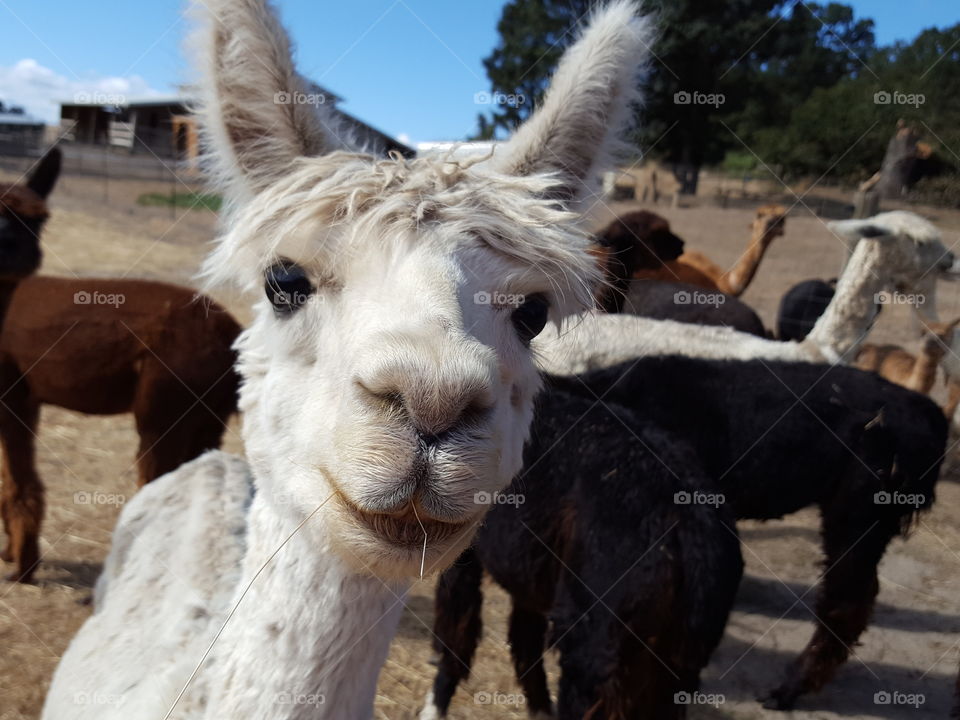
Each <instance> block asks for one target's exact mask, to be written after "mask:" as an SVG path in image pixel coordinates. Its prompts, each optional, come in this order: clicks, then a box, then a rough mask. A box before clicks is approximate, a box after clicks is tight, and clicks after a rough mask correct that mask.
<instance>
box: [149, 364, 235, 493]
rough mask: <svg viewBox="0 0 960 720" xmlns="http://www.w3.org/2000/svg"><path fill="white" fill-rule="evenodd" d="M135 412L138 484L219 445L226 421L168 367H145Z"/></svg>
mask: <svg viewBox="0 0 960 720" xmlns="http://www.w3.org/2000/svg"><path fill="white" fill-rule="evenodd" d="M133 414H134V418H135V419H136V423H137V432H138V433H139V434H140V448H139V450H138V451H137V470H138V486H140V487H142V486H143V485H145V484H146V483H148V482H151V481H152V480H155V479H157V478H158V477H160V476H161V475H164V474H165V473H168V472H170V471H172V470H176V469H177V468H178V467H180V465H182V464H183V463H185V462H187V461H188V460H192V459H193V458H195V457H197V456H198V455H200V454H201V453H202V452H203V451H204V450H207V449H209V448H212V447H218V446H219V444H220V438H221V436H222V435H223V431H224V424H223V422H222V421H221V420H220V419H218V418H217V417H216V416H215V415H214V414H213V413H211V412H210V410H208V409H207V408H206V407H205V406H204V405H203V402H202V401H198V399H197V397H195V396H194V394H193V393H191V392H190V391H189V390H188V389H187V388H186V387H184V386H183V384H182V383H181V382H180V381H179V380H177V378H175V377H173V376H172V375H171V374H170V371H169V370H167V369H166V368H165V367H162V366H160V365H159V364H158V363H157V364H151V363H146V364H145V365H144V367H143V369H142V370H141V373H140V378H139V381H138V387H137V393H136V396H135V397H134V401H133Z"/></svg>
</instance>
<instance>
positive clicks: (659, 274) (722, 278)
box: [634, 205, 787, 297]
mask: <svg viewBox="0 0 960 720" xmlns="http://www.w3.org/2000/svg"><path fill="white" fill-rule="evenodd" d="M648 214H649V215H653V217H654V218H656V219H657V221H659V223H656V222H655V221H651V224H652V225H654V226H657V225H659V224H662V225H664V226H665V227H666V229H667V231H669V227H670V225H669V223H667V221H666V220H665V219H664V218H661V217H660V216H659V215H654V214H653V213H648ZM786 214H787V209H786V208H784V207H783V206H782V205H764V206H763V207H761V208H760V209H759V210H757V216H756V218H754V221H753V223H752V224H751V225H750V228H751V231H752V232H751V236H750V244H749V245H748V246H747V249H746V250H745V251H744V252H743V254H742V255H741V256H740V258H739V259H738V260H737V263H736V264H735V265H734V266H733V267H732V268H730V269H729V270H723V268H721V267H719V266H718V265H717V264H716V263H714V262H713V261H712V260H710V259H709V258H708V257H707V256H705V255H704V254H703V253H700V252H697V251H696V250H688V251H686V252H684V253H683V255H681V256H680V257H679V258H677V260H675V261H672V262H666V263H664V264H663V267H662V268H660V269H656V270H643V271H641V272H638V273H635V275H634V277H636V278H653V279H656V280H665V281H669V282H684V283H689V284H691V285H697V286H699V287H702V288H704V289H706V290H719V291H720V292H724V293H727V294H728V295H733V296H735V297H737V296H740V295H742V294H743V292H744V290H746V289H747V286H748V285H749V284H750V281H751V280H753V276H754V275H755V274H756V272H757V268H758V267H759V266H760V261H761V260H763V256H764V254H766V252H767V249H768V248H769V247H770V243H772V242H773V240H774V239H775V238H778V237H780V236H781V235H783V234H784V224H785V219H786Z"/></svg>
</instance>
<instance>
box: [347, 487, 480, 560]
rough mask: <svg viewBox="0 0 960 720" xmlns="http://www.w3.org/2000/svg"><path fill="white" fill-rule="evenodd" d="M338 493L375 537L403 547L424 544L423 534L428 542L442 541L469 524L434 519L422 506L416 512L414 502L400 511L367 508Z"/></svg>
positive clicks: (348, 508) (461, 530)
mask: <svg viewBox="0 0 960 720" xmlns="http://www.w3.org/2000/svg"><path fill="white" fill-rule="evenodd" d="M338 496H339V498H340V502H341V503H342V504H343V506H344V507H345V508H347V510H349V511H350V514H351V516H353V518H354V520H356V521H357V522H358V523H359V524H361V525H363V526H364V527H365V528H367V529H368V530H369V531H370V532H372V533H373V534H374V535H376V536H377V537H380V538H383V539H384V540H386V541H387V542H389V543H391V544H393V545H399V546H401V547H404V548H417V549H419V548H421V547H423V541H424V536H426V541H427V546H430V545H435V544H437V543H443V542H445V541H447V540H450V539H451V538H453V537H455V536H456V535H459V534H460V533H462V532H464V530H466V528H467V526H468V525H469V524H470V521H469V520H463V521H461V522H447V521H445V520H434V519H433V518H430V517H427V516H426V515H425V514H424V512H423V511H422V510H421V511H420V512H419V513H418V512H416V510H415V508H414V506H413V504H409V505H407V506H406V508H404V509H403V510H402V511H401V512H399V513H393V514H387V513H378V512H369V511H367V510H361V509H360V508H358V507H357V506H356V505H354V504H353V503H352V502H350V500H348V499H347V498H346V497H344V496H343V494H342V493H338Z"/></svg>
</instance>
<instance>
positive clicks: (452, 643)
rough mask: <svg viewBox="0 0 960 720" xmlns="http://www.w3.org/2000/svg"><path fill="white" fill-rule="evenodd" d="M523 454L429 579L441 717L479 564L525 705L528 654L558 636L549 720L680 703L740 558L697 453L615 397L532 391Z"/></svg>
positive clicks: (538, 668)
mask: <svg viewBox="0 0 960 720" xmlns="http://www.w3.org/2000/svg"><path fill="white" fill-rule="evenodd" d="M531 433H532V434H531V439H530V441H529V442H528V443H527V447H526V449H525V453H524V460H525V469H524V470H523V471H522V472H521V474H520V476H519V477H518V478H517V479H516V480H514V482H513V484H512V485H511V486H510V488H508V489H507V490H506V491H505V493H504V494H503V495H501V496H500V497H501V498H503V499H506V500H516V499H517V498H521V499H522V500H523V502H522V503H520V504H516V503H514V504H500V503H497V504H495V506H494V508H493V509H492V510H491V512H490V513H489V515H488V516H487V519H486V521H485V524H484V526H483V527H482V528H481V529H480V531H479V532H478V534H477V538H476V541H475V543H474V545H473V547H472V548H471V549H469V550H468V551H467V552H465V553H464V554H463V555H462V556H461V557H460V558H459V560H458V561H457V562H456V563H455V564H454V565H453V567H451V568H450V569H449V570H447V571H446V572H445V573H444V574H443V575H442V576H441V578H440V580H439V581H438V583H437V596H436V620H435V625H434V633H435V637H436V642H435V647H436V649H437V650H438V652H439V653H440V662H439V668H438V671H437V677H436V680H435V682H434V689H433V695H432V697H433V700H432V704H430V705H428V707H427V709H426V711H425V713H424V717H428V716H430V715H434V714H439V715H440V716H444V715H445V714H446V711H447V709H448V707H449V705H450V700H451V698H452V696H453V693H454V691H455V690H456V687H457V684H458V683H459V682H460V680H461V679H463V678H465V677H466V676H467V675H468V674H469V672H470V665H471V662H472V659H473V654H474V651H475V649H476V646H477V642H478V640H479V636H480V626H481V620H480V607H481V603H482V595H481V588H480V581H481V578H482V575H483V571H484V570H486V571H487V572H489V573H490V575H491V576H492V577H493V579H494V580H496V581H497V582H498V583H499V584H500V585H502V586H503V587H504V588H505V589H506V590H507V591H508V592H509V593H510V595H511V598H512V602H513V609H512V613H511V616H510V626H509V637H510V646H511V652H512V655H513V661H514V667H515V670H516V674H517V677H518V679H519V681H520V684H521V685H522V687H523V690H524V692H525V693H526V698H527V709H528V711H529V713H530V715H531V716H533V715H535V714H536V713H538V712H539V713H546V714H550V713H551V711H552V704H551V701H550V694H549V691H548V689H547V682H546V676H545V674H544V670H543V662H542V656H543V652H544V645H545V641H546V639H547V633H548V628H551V631H550V632H551V637H550V643H551V645H555V646H556V647H557V648H558V650H559V651H560V666H561V669H562V672H561V678H560V692H559V699H558V703H557V706H558V711H559V718H560V720H567V719H569V720H573V719H574V718H576V719H578V720H579V719H580V718H585V717H593V718H598V719H599V718H608V717H650V718H657V719H658V720H662V719H670V718H682V717H684V716H685V710H686V706H685V705H684V704H682V702H681V703H678V702H677V701H676V700H678V699H679V700H682V698H675V695H676V694H677V693H684V692H686V693H691V692H695V691H696V690H697V688H698V684H699V675H700V670H701V668H703V666H704V665H706V663H707V661H708V659H709V657H710V654H711V653H712V652H713V650H714V648H715V647H716V646H717V644H718V643H719V641H720V639H721V637H722V636H723V629H724V626H725V625H726V621H727V617H728V615H729V612H730V608H731V605H732V603H733V599H734V596H735V594H736V589H737V586H738V585H739V582H740V577H741V575H742V572H743V563H742V560H741V556H740V548H739V540H738V537H737V535H736V531H735V529H734V522H733V520H732V518H731V517H730V516H729V514H728V512H727V511H726V510H725V509H724V508H722V507H721V508H719V509H717V508H716V507H710V506H707V505H684V504H682V503H678V502H677V501H676V500H677V493H684V492H686V493H694V492H701V493H702V492H709V485H708V483H707V481H706V478H705V475H704V472H703V470H702V468H701V467H700V465H699V464H698V462H697V455H696V452H694V451H692V450H691V449H690V448H689V447H686V446H684V445H683V444H682V443H680V442H678V441H677V440H676V439H675V438H671V437H670V436H669V435H667V434H665V433H664V432H662V431H660V430H658V429H656V428H653V427H646V426H644V423H643V422H642V421H641V419H640V418H639V417H636V416H635V415H633V414H632V413H630V411H628V410H626V409H623V408H616V407H615V406H611V405H607V406H601V405H599V404H597V403H594V402H592V401H590V400H585V399H583V398H579V397H576V396H574V395H571V394H567V393H563V392H560V391H552V392H547V393H544V395H542V396H541V398H540V400H539V402H538V407H537V414H536V419H535V420H534V423H533V427H532V431H531Z"/></svg>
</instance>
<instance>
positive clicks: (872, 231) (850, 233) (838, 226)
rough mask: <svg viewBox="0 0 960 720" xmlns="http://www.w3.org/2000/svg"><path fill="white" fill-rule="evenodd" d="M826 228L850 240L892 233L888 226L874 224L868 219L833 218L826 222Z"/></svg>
mask: <svg viewBox="0 0 960 720" xmlns="http://www.w3.org/2000/svg"><path fill="white" fill-rule="evenodd" d="M827 228H828V229H829V230H830V231H831V232H833V233H835V234H837V235H843V236H844V237H846V238H848V239H850V240H859V239H860V238H878V237H885V236H887V235H891V234H892V233H891V231H890V229H889V228H885V227H881V226H879V225H875V224H873V223H872V222H871V221H870V220H834V221H833V222H829V223H827Z"/></svg>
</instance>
